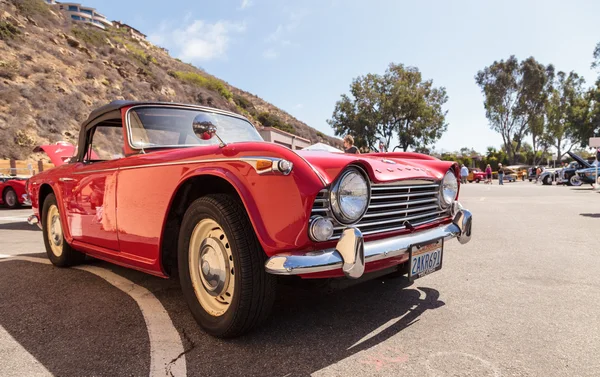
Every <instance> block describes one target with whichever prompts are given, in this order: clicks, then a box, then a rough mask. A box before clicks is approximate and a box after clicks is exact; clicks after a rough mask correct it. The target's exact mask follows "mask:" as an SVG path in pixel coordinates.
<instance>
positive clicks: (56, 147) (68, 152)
mask: <svg viewBox="0 0 600 377" xmlns="http://www.w3.org/2000/svg"><path fill="white" fill-rule="evenodd" d="M33 151H34V152H45V153H46V154H47V155H48V157H49V158H50V161H52V163H53V164H54V166H60V165H62V164H64V163H65V162H66V160H67V159H68V158H70V157H73V155H74V154H75V146H73V144H70V143H56V144H49V145H40V146H39V147H36V148H35V149H34V150H33Z"/></svg>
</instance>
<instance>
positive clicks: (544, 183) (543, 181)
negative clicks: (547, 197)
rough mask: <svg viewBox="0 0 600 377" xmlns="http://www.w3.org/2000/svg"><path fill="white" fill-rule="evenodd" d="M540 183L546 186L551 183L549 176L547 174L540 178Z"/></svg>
mask: <svg viewBox="0 0 600 377" xmlns="http://www.w3.org/2000/svg"><path fill="white" fill-rule="evenodd" d="M542 184H543V185H546V186H549V185H551V184H552V183H551V182H550V177H548V176H546V177H544V179H542Z"/></svg>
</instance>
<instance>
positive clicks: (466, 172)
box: [460, 164, 469, 183]
mask: <svg viewBox="0 0 600 377" xmlns="http://www.w3.org/2000/svg"><path fill="white" fill-rule="evenodd" d="M468 176H469V169H468V168H467V167H466V166H465V164H462V167H461V168H460V182H461V183H467V177H468Z"/></svg>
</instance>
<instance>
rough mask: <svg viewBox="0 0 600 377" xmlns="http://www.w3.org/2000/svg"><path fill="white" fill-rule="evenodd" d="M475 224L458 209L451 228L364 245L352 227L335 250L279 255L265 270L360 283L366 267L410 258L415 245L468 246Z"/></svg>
mask: <svg viewBox="0 0 600 377" xmlns="http://www.w3.org/2000/svg"><path fill="white" fill-rule="evenodd" d="M472 222H473V216H472V215H471V212H469V211H468V210H466V209H459V210H458V211H456V214H455V215H454V219H453V220H452V223H450V224H445V225H441V226H439V227H437V228H432V229H427V230H424V231H420V232H416V233H412V234H405V235H401V236H396V237H391V238H385V239H381V240H377V241H371V242H364V239H363V236H362V233H361V232H360V230H358V229H357V228H353V227H349V228H346V229H345V230H344V232H343V233H342V236H341V237H340V240H339V241H338V243H337V245H336V247H335V249H327V250H320V251H311V252H308V253H304V254H295V253H282V254H277V255H274V256H272V257H271V258H269V260H267V262H266V263H265V269H266V271H267V272H268V273H271V274H275V275H302V274H311V273H315V272H323V271H332V270H337V269H340V268H341V269H342V270H343V271H344V275H346V277H348V278H352V279H357V278H359V277H361V276H362V275H363V273H364V271H365V263H369V262H374V261H378V260H382V259H387V258H392V257H398V256H400V255H403V254H407V253H408V252H409V249H410V247H411V246H412V245H416V244H421V243H426V242H429V241H435V240H438V239H440V238H443V239H444V241H446V240H450V239H452V238H455V237H456V238H458V242H460V243H461V244H465V243H467V242H469V241H470V240H471V227H472Z"/></svg>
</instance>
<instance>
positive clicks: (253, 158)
mask: <svg viewBox="0 0 600 377" xmlns="http://www.w3.org/2000/svg"><path fill="white" fill-rule="evenodd" d="M258 160H271V161H273V164H275V163H277V162H278V161H279V160H281V159H280V158H273V157H260V156H249V157H239V158H212V159H205V160H185V161H173V162H160V163H156V164H140V165H133V166H123V167H120V168H108V169H98V170H87V171H82V172H74V173H73V174H89V173H101V172H107V171H114V170H131V169H141V168H153V167H161V166H174V165H187V164H200V163H207V162H232V161H233V162H245V163H247V164H248V165H250V166H252V167H253V168H254V170H256V172H257V173H258V174H265V173H270V172H274V171H278V170H276V169H273V168H271V169H263V170H258V169H257V167H256V161H258ZM59 179H65V180H71V181H72V180H73V179H71V178H59Z"/></svg>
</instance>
